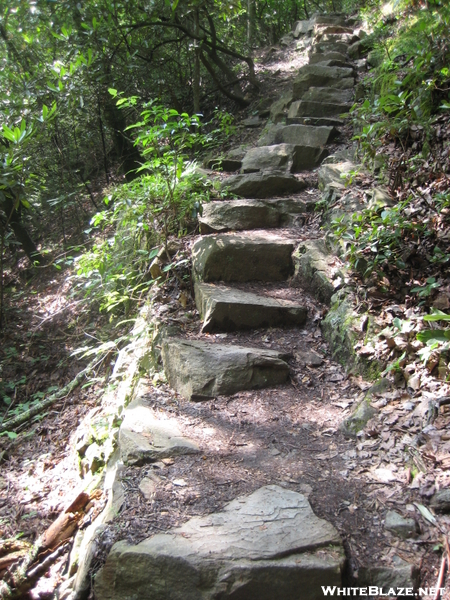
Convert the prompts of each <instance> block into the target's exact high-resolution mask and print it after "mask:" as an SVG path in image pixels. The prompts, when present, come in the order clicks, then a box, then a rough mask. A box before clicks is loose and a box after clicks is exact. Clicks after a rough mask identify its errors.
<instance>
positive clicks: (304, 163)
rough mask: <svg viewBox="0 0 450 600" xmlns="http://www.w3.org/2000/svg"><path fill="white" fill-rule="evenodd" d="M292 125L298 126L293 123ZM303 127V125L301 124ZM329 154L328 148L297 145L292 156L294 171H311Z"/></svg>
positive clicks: (292, 169)
mask: <svg viewBox="0 0 450 600" xmlns="http://www.w3.org/2000/svg"><path fill="white" fill-rule="evenodd" d="M292 127H297V126H296V125H292ZM299 127H301V125H300V126H299ZM327 156H328V150H327V149H326V148H317V147H315V146H295V149H294V154H293V156H292V167H291V171H292V173H301V172H302V171H310V170H312V169H315V168H316V167H318V166H319V165H320V164H321V163H322V161H323V159H324V158H326V157H327Z"/></svg>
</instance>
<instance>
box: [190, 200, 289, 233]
mask: <svg viewBox="0 0 450 600" xmlns="http://www.w3.org/2000/svg"><path fill="white" fill-rule="evenodd" d="M198 220H199V223H200V230H201V232H202V234H205V233H220V232H224V231H230V230H231V231H239V230H242V229H266V228H271V227H278V226H279V224H280V213H279V212H278V210H277V209H276V207H275V206H271V205H270V204H267V203H264V202H262V201H261V200H220V201H217V202H209V203H208V204H205V205H204V206H203V214H202V216H201V217H199V218H198Z"/></svg>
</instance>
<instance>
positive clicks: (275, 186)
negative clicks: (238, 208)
mask: <svg viewBox="0 0 450 600" xmlns="http://www.w3.org/2000/svg"><path fill="white" fill-rule="evenodd" d="M306 187H307V184H306V183H305V181H303V179H298V178H296V177H294V176H293V175H288V174H287V173H274V172H269V173H250V174H248V175H232V176H231V177H228V178H227V179H225V180H224V181H223V182H222V189H226V190H228V191H229V192H230V193H231V194H236V195H237V196H242V197H244V198H270V197H272V196H283V195H284V194H295V193H297V192H301V191H302V190H304V189H305V188H306Z"/></svg>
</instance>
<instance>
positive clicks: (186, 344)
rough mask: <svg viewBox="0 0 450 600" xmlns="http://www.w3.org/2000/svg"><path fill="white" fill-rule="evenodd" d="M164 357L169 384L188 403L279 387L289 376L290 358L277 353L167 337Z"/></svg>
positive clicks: (163, 352)
mask: <svg viewBox="0 0 450 600" xmlns="http://www.w3.org/2000/svg"><path fill="white" fill-rule="evenodd" d="M161 356H162V360H163V364H164V371H165V374H166V377H167V381H168V382H169V385H170V386H171V387H172V388H173V389H174V390H175V391H177V392H178V393H179V394H181V395H182V396H183V397H184V398H186V399H187V400H207V399H209V398H214V397H215V396H229V395H232V394H235V393H236V392H239V391H241V390H251V389H257V388H264V387H270V386H274V385H279V384H281V383H285V382H286V381H287V379H288V377H289V365H288V364H287V362H286V359H287V358H289V356H288V355H287V354H286V353H283V352H277V351H276V350H265V349H260V348H247V347H244V346H235V345H233V346H231V345H224V344H213V343H211V342H205V341H203V340H183V339H177V338H167V339H166V340H164V342H163V344H162V349H161Z"/></svg>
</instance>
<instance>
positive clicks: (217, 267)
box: [192, 232, 294, 282]
mask: <svg viewBox="0 0 450 600" xmlns="http://www.w3.org/2000/svg"><path fill="white" fill-rule="evenodd" d="M293 250H294V242H293V241H292V240H286V239H284V238H281V237H279V236H275V235H270V234H266V235H264V236H262V235H261V234H259V235H258V234H256V235H255V234H253V233H252V232H249V233H247V234H246V235H239V234H234V235H233V234H229V235H227V234H219V235H215V236H205V237H201V238H199V239H198V240H197V241H196V242H195V243H194V245H193V246H192V264H193V269H194V274H195V277H196V278H197V279H199V280H200V281H204V282H212V281H225V282H228V281H242V282H244V281H283V280H285V279H287V278H288V277H289V276H290V275H292V273H293V270H294V269H293V263H292V257H291V254H292V252H293Z"/></svg>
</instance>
